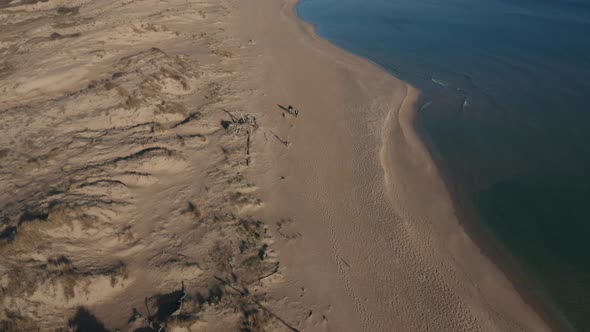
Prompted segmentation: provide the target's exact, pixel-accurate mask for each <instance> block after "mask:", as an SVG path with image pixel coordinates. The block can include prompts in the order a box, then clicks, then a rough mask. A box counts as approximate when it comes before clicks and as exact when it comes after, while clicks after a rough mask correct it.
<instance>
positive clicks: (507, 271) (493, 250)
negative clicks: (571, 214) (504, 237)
mask: <svg viewBox="0 0 590 332" xmlns="http://www.w3.org/2000/svg"><path fill="white" fill-rule="evenodd" d="M298 2H299V1H297V2H296V3H295V4H294V5H293V9H292V10H293V14H294V16H295V18H296V19H297V20H300V21H301V22H302V23H303V24H305V25H307V28H308V29H310V30H311V32H310V33H311V34H312V36H314V37H316V38H320V39H323V40H326V41H327V42H328V43H330V44H331V45H333V46H334V47H336V48H339V49H341V48H340V47H338V46H337V45H335V44H333V43H332V42H331V41H329V40H327V39H325V38H324V37H322V36H320V35H319V34H317V26H316V24H314V23H310V22H307V21H305V20H303V19H302V18H301V17H299V15H298V14H297V9H296V7H297V4H298ZM342 50H343V51H344V52H346V53H351V54H353V55H354V56H356V57H358V58H360V59H362V60H364V61H367V62H369V63H370V64H371V65H373V66H375V67H377V68H379V69H380V70H382V71H384V72H386V73H387V74H388V75H391V76H392V77H395V75H394V74H393V73H391V72H389V71H388V70H387V69H385V68H384V67H382V66H381V65H379V64H378V63H376V62H374V61H372V60H371V59H368V58H365V57H363V56H361V55H357V54H355V53H352V52H350V51H347V50H345V49H342ZM395 78H396V79H398V78H397V77H395ZM404 83H405V84H406V85H407V86H408V87H409V88H410V89H411V90H416V91H415V92H414V93H415V94H417V96H410V98H412V99H414V98H415V100H414V101H411V102H410V103H413V104H414V106H410V107H408V108H407V109H406V110H407V113H409V117H411V118H412V120H410V122H411V123H412V124H411V126H412V127H413V131H414V133H415V134H416V137H417V138H418V139H419V140H420V141H421V142H422V144H423V145H424V147H425V148H426V152H427V153H428V155H429V156H430V158H431V159H432V160H433V162H434V163H435V165H436V167H437V168H438V173H439V176H440V179H441V180H442V181H443V182H444V184H445V187H446V188H447V191H448V193H449V196H450V197H451V200H452V204H453V207H454V210H455V212H456V214H457V219H458V221H459V223H460V225H461V227H462V228H463V229H464V230H465V231H466V232H467V233H468V234H469V237H471V238H472V239H473V240H474V242H475V243H476V245H477V247H478V248H479V249H480V250H481V253H482V255H483V256H485V257H486V258H487V259H489V260H490V261H491V262H492V263H493V264H494V265H495V266H496V267H497V268H498V269H499V270H500V271H501V273H502V274H503V275H505V276H506V278H507V279H508V280H509V281H510V283H511V284H512V286H513V287H514V289H515V290H516V292H517V293H518V294H519V295H520V296H521V298H522V299H523V300H524V301H525V302H526V303H527V304H528V305H529V306H530V307H531V308H533V310H534V311H535V312H537V314H538V315H539V316H540V317H541V318H542V319H543V321H544V322H545V323H546V324H547V325H548V326H549V327H550V328H551V330H553V331H575V329H574V328H573V327H572V326H571V324H569V322H568V321H567V318H566V317H565V316H564V315H562V314H561V313H560V311H559V310H558V309H557V308H556V307H555V306H554V305H553V304H552V303H551V302H550V300H549V299H545V298H542V297H541V296H539V295H538V294H536V293H535V292H534V290H533V289H532V287H531V286H530V277H528V276H527V275H526V272H525V271H524V269H523V268H521V267H520V266H519V264H518V262H517V260H516V259H515V258H514V257H513V256H512V255H511V254H510V252H509V251H508V250H507V249H506V248H504V247H503V246H502V244H501V243H499V240H497V239H494V238H493V236H492V234H490V232H489V230H487V229H485V228H484V227H483V226H482V225H481V221H479V219H480V218H479V217H478V216H477V215H476V213H475V212H474V211H473V208H472V207H467V206H465V204H467V203H461V202H464V200H465V199H466V198H465V197H464V196H465V194H459V191H460V189H458V185H457V184H454V183H453V182H452V180H451V179H450V178H449V177H448V175H446V174H447V173H446V172H445V166H444V165H443V163H442V160H440V158H437V157H436V153H437V152H436V148H435V146H434V143H433V142H431V141H430V138H429V136H428V134H427V133H426V132H425V130H424V128H423V127H422V125H421V123H420V120H419V117H420V115H418V111H419V110H420V107H421V104H420V98H421V96H420V92H419V90H417V89H416V88H414V87H411V86H410V85H409V84H408V83H406V82H404ZM406 98H408V96H406ZM404 100H405V99H404ZM404 102H405V101H404ZM400 112H401V111H400ZM388 117H389V115H388ZM385 121H388V119H386V120H385ZM383 149H385V145H384V148H383ZM382 153H383V151H382ZM382 158H383V156H382ZM385 181H386V183H387V181H388V179H387V176H386V179H385Z"/></svg>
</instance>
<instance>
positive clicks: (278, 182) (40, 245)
mask: <svg viewBox="0 0 590 332" xmlns="http://www.w3.org/2000/svg"><path fill="white" fill-rule="evenodd" d="M2 5H5V4H2ZM294 5H295V2H294V1H292V0H288V1H277V0H254V1H248V2H244V1H201V2H193V1H181V0H172V1H169V2H166V3H161V2H159V1H155V0H146V1H125V2H115V1H104V2H100V3H96V2H90V1H78V2H76V3H75V4H74V3H66V2H64V1H51V0H50V1H47V2H37V3H32V4H28V3H27V4H24V5H22V6H21V5H20V4H15V3H11V4H10V6H9V7H6V8H2V12H0V14H1V15H0V24H1V25H2V29H0V41H1V42H2V43H1V44H0V52H1V53H0V54H1V55H2V60H1V62H0V92H1V93H2V97H1V98H0V114H1V118H0V127H1V129H2V131H3V135H2V136H0V166H1V169H2V173H0V176H1V178H0V186H1V187H0V189H1V192H2V194H0V202H1V204H2V207H3V208H2V211H1V215H0V221H1V227H2V228H0V235H1V236H0V295H1V296H0V297H1V298H2V301H1V302H0V324H2V325H0V327H2V328H4V329H6V330H8V331H22V330H41V331H45V330H55V329H58V328H64V327H66V326H68V327H69V328H70V329H72V330H82V331H85V330H96V331H105V330H114V329H119V330H121V331H135V330H138V329H144V331H145V329H151V330H158V329H160V328H165V329H167V330H170V331H228V330H240V329H242V330H244V329H246V330H250V331H263V330H267V331H294V330H301V331H391V330H399V331H414V330H420V331H421V330H436V331H456V330H485V331H497V330H500V331H512V330H529V331H544V330H548V328H547V327H546V326H545V324H544V323H543V321H542V319H540V317H539V316H538V315H537V314H536V313H535V312H534V311H533V310H532V309H531V308H530V307H529V306H528V305H527V304H526V303H525V302H524V301H523V300H522V298H521V297H520V296H519V294H518V293H517V292H516V291H515V289H514V287H513V286H512V285H511V283H510V282H509V281H508V280H507V279H506V277H505V276H504V275H503V274H502V273H501V272H500V271H499V270H498V269H497V268H496V267H495V266H494V264H492V263H491V262H490V261H489V260H488V259H487V258H486V257H485V256H484V255H482V254H481V253H480V250H479V249H478V247H477V246H476V245H475V243H474V242H473V241H472V240H471V239H470V238H469V236H467V234H466V233H465V232H464V231H463V229H462V228H461V226H460V224H459V222H458V220H457V218H456V216H455V213H454V212H453V206H452V201H451V199H450V196H449V194H448V192H447V190H446V188H445V186H444V184H443V182H442V180H441V178H440V176H439V174H438V171H437V169H436V167H435V166H434V163H433V162H432V159H431V157H430V155H429V154H428V152H427V150H426V148H425V147H424V145H423V144H422V142H421V140H420V139H419V138H418V136H417V134H416V131H415V130H414V126H413V121H414V116H415V113H414V112H415V111H416V110H415V104H416V101H417V99H418V97H419V93H418V92H417V91H416V90H415V89H413V88H412V87H410V86H408V85H407V84H405V83H404V82H401V81H399V80H397V79H395V78H394V77H392V76H390V75H389V74H387V73H386V72H385V71H383V70H381V69H380V68H378V67H377V66H375V65H373V64H371V63H369V62H368V61H366V60H363V59H360V58H358V57H356V56H354V55H351V54H348V53H346V52H344V51H342V50H340V49H338V48H336V47H334V46H332V45H331V44H329V43H328V42H326V41H325V40H322V39H320V38H318V37H317V36H316V34H315V33H314V31H313V29H312V27H310V26H308V25H307V24H305V23H302V22H301V21H300V20H298V19H297V18H296V16H295V14H294V11H293V6H294ZM287 105H293V106H294V107H295V108H296V109H298V110H299V114H298V116H297V117H295V116H293V115H292V114H289V113H287V112H285V110H284V108H282V107H280V106H283V107H285V106H287ZM89 324H90V325H89Z"/></svg>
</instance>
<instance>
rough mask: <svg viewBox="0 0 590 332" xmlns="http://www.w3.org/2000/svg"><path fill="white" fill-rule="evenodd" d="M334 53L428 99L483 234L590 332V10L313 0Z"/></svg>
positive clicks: (304, 11)
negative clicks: (356, 58)
mask: <svg viewBox="0 0 590 332" xmlns="http://www.w3.org/2000/svg"><path fill="white" fill-rule="evenodd" d="M297 10H298V13H299V15H300V16H301V17H302V18H303V19H304V20H306V21H308V22H311V23H313V24H315V25H316V26H317V29H318V33H319V34H320V35H321V36H323V37H325V38H327V39H329V40H330V41H332V42H334V43H335V44H337V45H339V46H341V47H343V48H345V49H347V50H349V51H352V52H354V53H356V54H359V55H362V56H365V57H367V58H369V59H371V60H373V61H374V62H376V63H378V64H380V65H382V66H383V67H384V68H386V69H387V70H389V71H390V72H392V73H393V74H394V75H396V76H397V77H399V78H401V79H404V80H406V81H408V82H411V83H412V84H414V85H416V86H417V87H419V88H420V89H421V90H423V91H424V103H425V105H424V107H423V108H422V109H421V110H420V113H419V118H420V121H421V123H422V125H423V127H424V130H425V132H426V135H427V136H429V138H430V139H431V141H432V143H433V152H435V153H436V154H437V155H438V157H439V158H438V159H439V163H440V164H441V165H442V166H443V167H444V169H445V170H446V173H448V174H447V176H448V178H449V179H450V180H451V182H452V183H453V184H454V186H456V187H457V188H459V191H460V192H463V193H465V197H467V202H466V203H467V204H469V205H471V206H472V207H473V208H474V210H475V212H476V215H477V216H478V218H479V222H480V223H481V224H482V226H483V228H484V229H487V230H488V231H489V232H490V233H491V234H493V236H494V237H495V238H496V239H497V240H498V242H499V243H501V245H502V246H503V247H504V248H506V249H507V250H508V251H509V252H510V254H511V255H512V256H513V258H515V259H516V260H517V261H518V262H519V264H520V265H521V266H523V268H524V269H525V271H526V272H527V274H528V275H529V279H530V283H531V285H533V286H531V287H533V289H534V291H536V292H538V293H539V294H540V295H541V296H542V297H544V298H548V299H549V300H550V302H551V303H552V304H554V305H555V306H556V307H557V308H558V310H559V311H561V312H562V313H563V314H564V316H565V317H566V318H567V320H568V321H569V322H570V324H571V325H572V326H573V327H574V328H575V329H576V330H578V331H590V107H589V106H588V98H590V0H571V1H562V0H536V1H533V0H511V1H509V0H485V1H484V0H444V1H443V0H301V2H300V3H299V5H298V8H297Z"/></svg>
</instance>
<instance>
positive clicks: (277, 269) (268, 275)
mask: <svg viewBox="0 0 590 332" xmlns="http://www.w3.org/2000/svg"><path fill="white" fill-rule="evenodd" d="M277 272H279V264H278V263H277V265H276V266H275V268H274V269H273V270H272V272H271V273H268V274H266V275H264V276H262V277H260V278H258V281H260V280H263V279H266V278H268V277H270V276H272V275H273V274H275V273H277Z"/></svg>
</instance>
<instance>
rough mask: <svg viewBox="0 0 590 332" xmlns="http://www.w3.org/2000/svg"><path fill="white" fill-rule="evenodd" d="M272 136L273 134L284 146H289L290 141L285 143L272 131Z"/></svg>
mask: <svg viewBox="0 0 590 332" xmlns="http://www.w3.org/2000/svg"><path fill="white" fill-rule="evenodd" d="M270 133H271V134H273V136H274V137H275V138H276V139H277V140H279V142H281V143H282V144H283V145H284V146H289V141H285V140H283V139H281V138H280V137H279V136H278V135H277V134H275V133H274V132H273V131H272V130H271V131H270Z"/></svg>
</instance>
